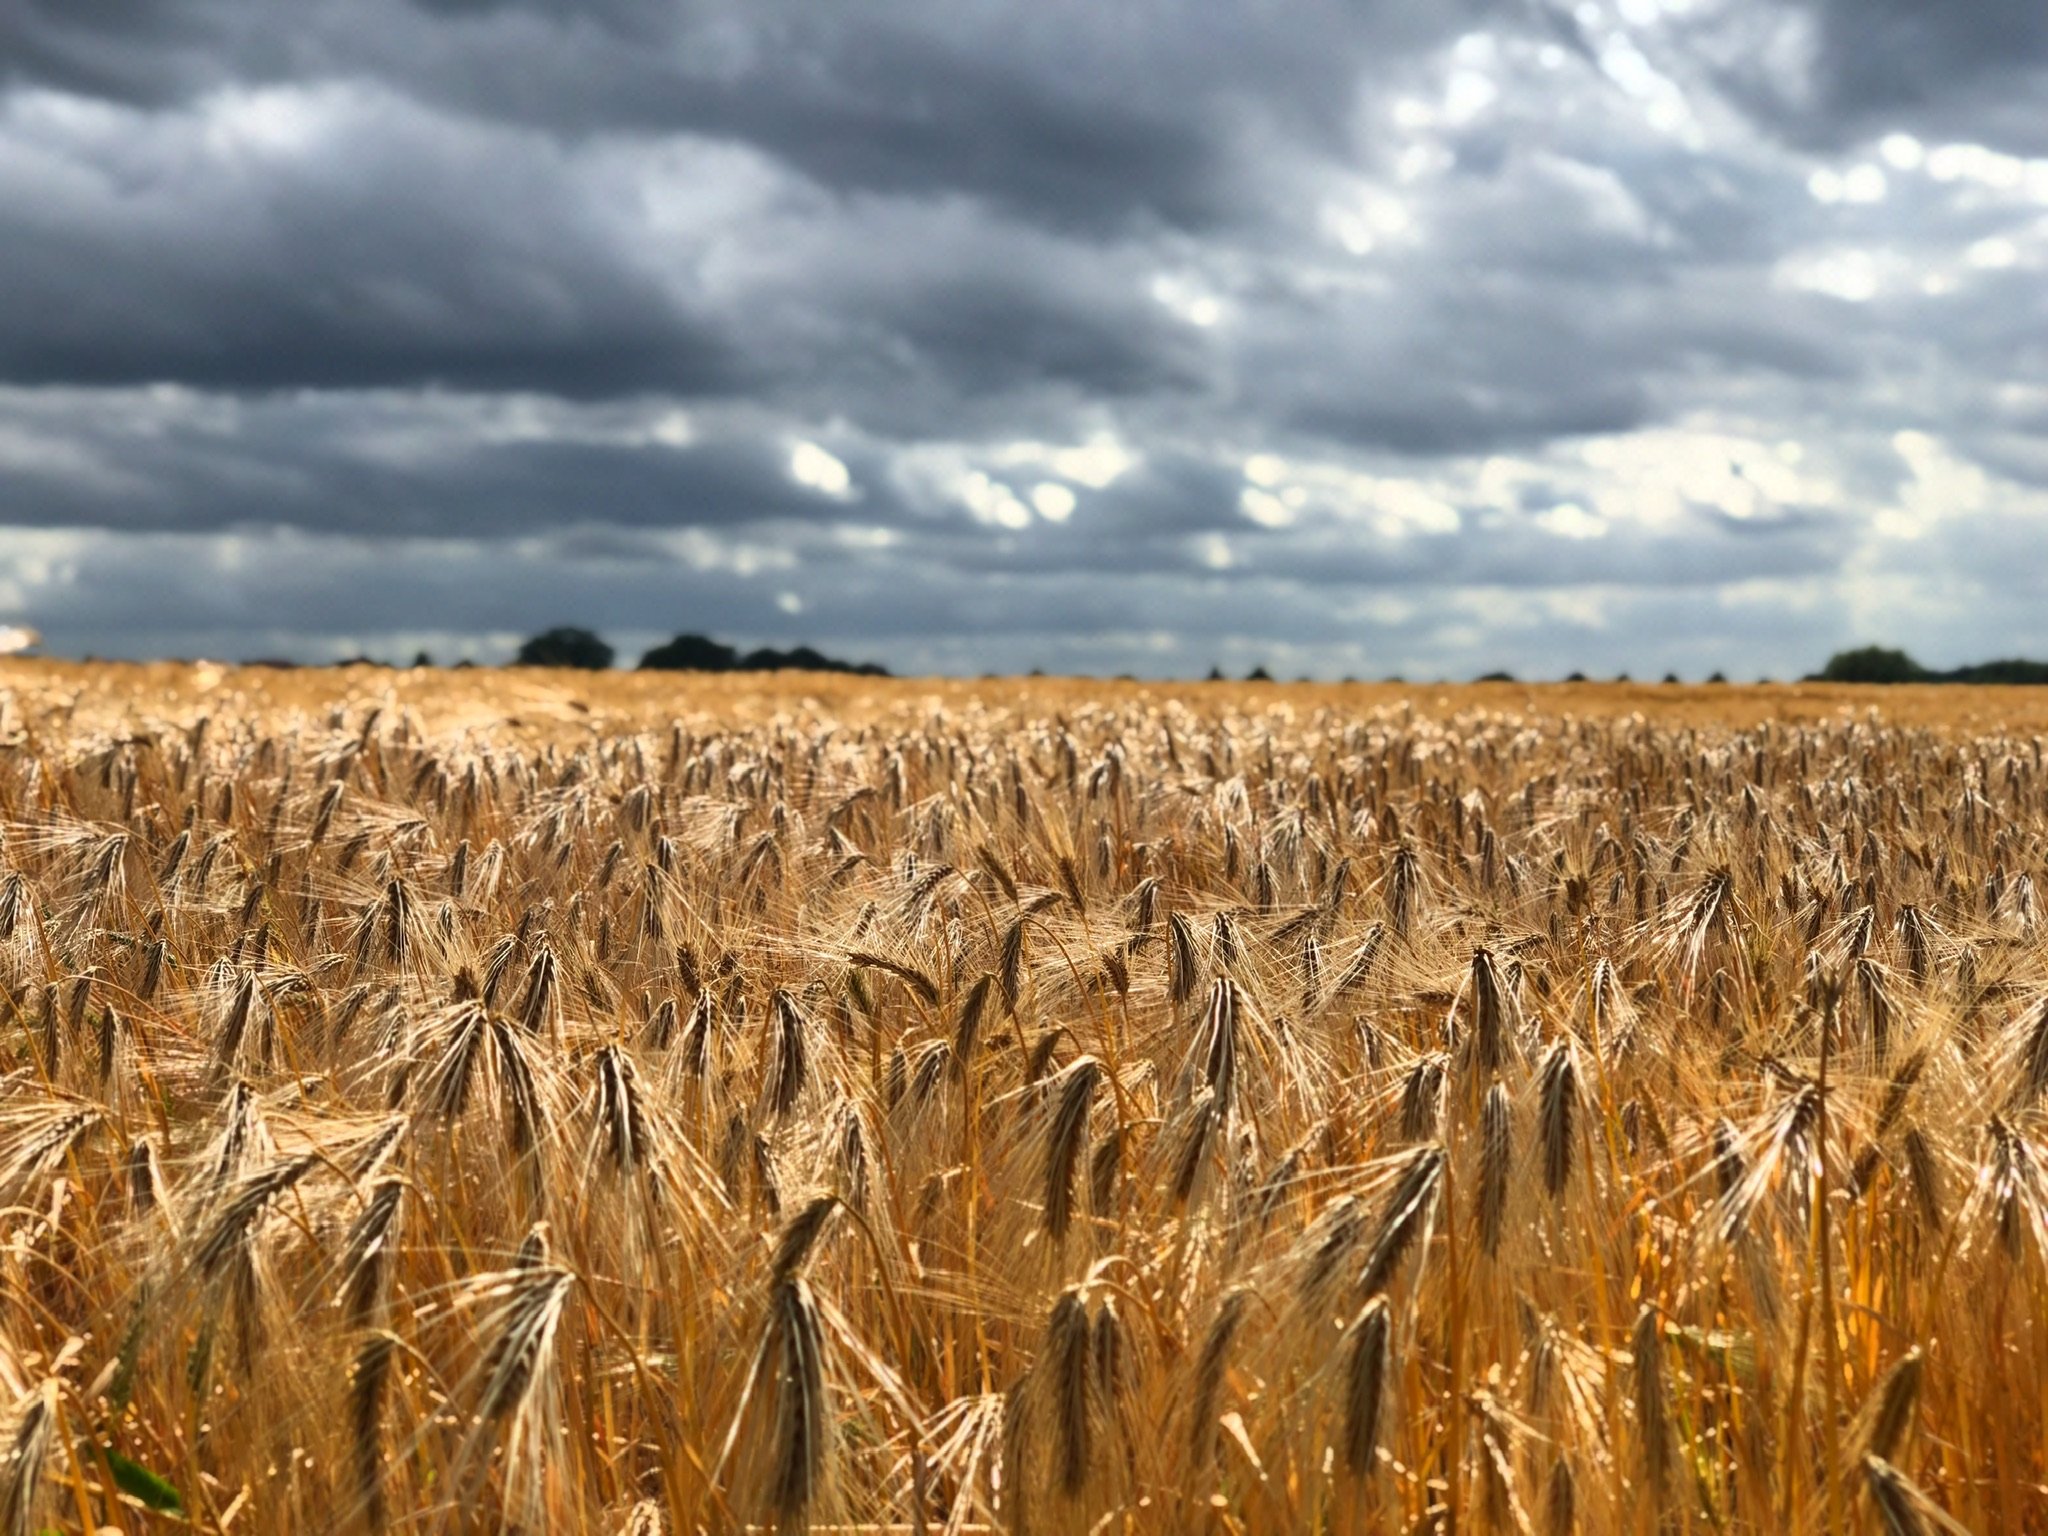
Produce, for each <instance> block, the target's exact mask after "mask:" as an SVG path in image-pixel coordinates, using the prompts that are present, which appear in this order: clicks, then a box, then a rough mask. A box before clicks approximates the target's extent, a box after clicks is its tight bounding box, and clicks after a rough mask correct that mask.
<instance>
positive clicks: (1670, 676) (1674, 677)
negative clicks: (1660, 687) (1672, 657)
mask: <svg viewBox="0 0 2048 1536" xmlns="http://www.w3.org/2000/svg"><path fill="white" fill-rule="evenodd" d="M1664 681H1665V682H1667V683H1675V682H1677V681H1678V674H1677V673H1676V672H1666V673H1665V674H1664Z"/></svg>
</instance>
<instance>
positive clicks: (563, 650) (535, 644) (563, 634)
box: [516, 624, 616, 672]
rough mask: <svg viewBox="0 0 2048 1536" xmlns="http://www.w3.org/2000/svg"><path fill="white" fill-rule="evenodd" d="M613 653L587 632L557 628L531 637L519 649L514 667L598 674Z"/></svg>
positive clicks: (566, 627) (609, 660) (609, 661)
mask: <svg viewBox="0 0 2048 1536" xmlns="http://www.w3.org/2000/svg"><path fill="white" fill-rule="evenodd" d="M615 654H616V653H615V652H614V651H613V650H612V648H611V647H610V646H609V645H606V644H605V643H604V641H603V640H601V639H599V638H598V637H597V635H595V634H593V633H592V632H591V631H590V630H587V629H576V628H574V627H573V626H570V625H566V624H565V625H561V626H559V627H557V628H555V629H551V630H548V631H547V632H546V633H545V634H539V635H535V636H534V637H533V638H532V639H531V640H529V641H527V642H526V644H524V645H522V646H520V647H519V656H518V660H517V663H516V664H517V665H519V666H522V667H581V668H583V669H584V670H585V671H589V672H602V671H604V670H605V668H607V667H609V666H610V665H611V664H612V657H613V656H614V655H615Z"/></svg>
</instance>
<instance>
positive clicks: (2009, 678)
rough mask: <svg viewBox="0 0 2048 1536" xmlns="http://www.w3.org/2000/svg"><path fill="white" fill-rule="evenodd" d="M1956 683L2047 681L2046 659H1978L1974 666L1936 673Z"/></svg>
mask: <svg viewBox="0 0 2048 1536" xmlns="http://www.w3.org/2000/svg"><path fill="white" fill-rule="evenodd" d="M1937 675H1939V676H1941V677H1944V678H1949V679H1953V680H1954V681H1956V682H1958V683H2034V684H2040V683H2048V661H2023V660H2021V659H2019V658H2018V657H2013V658H2010V659H2008V660H2005V661H1980V662H1978V663H1977V664H1976V665H1975V666H1970V667H1957V668H1956V669H1955V671H1953V672H1944V673H1940V674H1937Z"/></svg>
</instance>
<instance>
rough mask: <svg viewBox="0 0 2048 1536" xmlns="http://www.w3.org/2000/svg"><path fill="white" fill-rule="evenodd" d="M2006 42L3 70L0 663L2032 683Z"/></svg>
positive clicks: (1677, 5) (2023, 35)
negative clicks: (672, 657) (586, 655)
mask: <svg viewBox="0 0 2048 1536" xmlns="http://www.w3.org/2000/svg"><path fill="white" fill-rule="evenodd" d="M2044 266H2048V6H2044V5H2042V4H2040V3H2039V0H1968V3H1963V0H1926V3H1913V0H1581V3H1576V4H1560V3H1554V0H1513V3H1498V4H1496V3H1489V0H1243V3H1240V4H1234V5H1218V4H1215V3H1214V0H1118V3H1116V4H1108V5H1105V4H1102V3H1100V0H1089V3H1068V0H1029V3H1025V0H954V3H950V4H946V5H933V4H931V3H929V0H830V3H819V0H682V3H654V0H644V3H641V0H294V3H292V4H289V5H280V4H277V3H275V0H183V3H180V4H178V5H165V4H163V3H161V0H0V624H6V623H27V624H30V625H33V626H35V627H37V628H39V629H40V630H41V631H42V632H43V635H44V637H45V642H46V648H47V649H48V650H50V651H51V652H54V653H58V654H68V655H81V654H97V655H102V656H136V657H142V656H209V657H217V658H221V659H227V660H237V659H248V658H254V657H267V656H277V657H288V658H294V659H298V660H302V661H321V660H330V659H334V658H337V657H342V656H348V655H355V654H369V655H373V656H379V657H388V658H391V659H398V660H403V659H406V658H409V657H410V656H411V655H412V654H413V653H414V652H415V651H417V650H421V649H425V650H427V651H428V652H430V653H431V654H432V655H433V656H434V657H435V658H436V659H438V660H441V661H451V660H454V659H456V658H458V657H470V658H473V659H476V660H479V661H484V662H494V661H501V660H504V659H505V658H506V657H507V656H508V655H509V654H510V653H511V652H512V651H513V649H514V648H515V647H516V645H517V643H518V640H519V639H520V637H521V636H522V635H524V634H529V633H532V632H533V631H535V630H538V629H542V628H546V627H548V626H550V625H554V624H577V625H585V626H588V627H591V628H594V629H597V630H599V631H600V632H602V633H603V634H605V635H606V636H607V638H609V639H610V640H611V641H612V642H613V644H614V645H616V646H617V647H618V649H619V651H620V653H621V657H622V662H623V663H625V664H631V662H632V661H634V660H635V659H637V656H638V654H639V652H640V651H641V650H642V649H644V648H646V647H647V646H649V645H652V644H654V643H656V642H658V641H660V640H663V639H666V638H667V637H668V636H670V635H673V634H676V633H678V632H683V631H698V632H706V633H710V634H713V635H716V636H718V637H720V638H722V639H725V640H728V641H731V642H735V643H739V644H743V645H759V644H769V645H778V646H787V645H791V644H795V643H798V642H808V643H811V644H814V645H817V646H819V647H820V648H822V649H825V650H827V651H829V652H832V653H834V654H839V655H845V656H849V657H853V658H857V659H870V660H876V661H880V662H883V663H884V664H886V665H888V666H889V667H891V668H892V669H894V670H896V671H898V672H945V673H979V672H984V671H1022V670H1025V669H1027V668H1032V667H1038V668H1043V669H1045V670H1047V671H1053V672H1078V673H1090V674H1098V675H1108V674H1113V673H1124V672H1129V673H1134V674H1137V675H1139V676H1199V675H1201V674H1203V673H1206V672H1207V671H1208V669H1209V668H1210V667H1211V666H1212V665H1220V666H1222V667H1223V668H1224V669H1225V670H1226V671H1228V672H1231V673H1233V674H1238V673H1242V672H1243V671H1244V670H1246V669H1248V668H1250V667H1251V666H1253V665H1264V666H1266V667H1267V668H1268V669H1269V670H1271V671H1272V672H1273V674H1274V675H1276V676H1281V677H1292V676H1315V677H1324V678H1335V677H1342V676H1357V677H1383V676H1389V675H1401V676H1406V677H1409V678H1415V679H1420V678H1438V677H1442V678H1456V677H1469V676H1472V675H1475V674H1477V673H1480V672H1485V671H1491V670H1494V669H1496V668H1505V669H1507V670H1510V671H1513V672H1515V673H1516V674H1517V675H1520V676H1525V677H1543V676H1560V675H1563V674H1564V673H1566V672H1567V671H1571V670H1581V671H1585V672H1587V673H1590V674H1592V675H1595V676H1610V675H1614V674H1616V673H1620V672H1628V673H1631V674H1632V675H1634V676H1636V677H1649V676H1656V675H1662V674H1663V673H1665V672H1666V671H1676V672H1678V673H1680V674H1681V675H1684V676H1695V677H1696V676H1701V675H1704V674H1705V673H1707V672H1709V671H1711V670H1716V669H1718V670H1723V671H1725V672H1727V673H1728V674H1729V675H1730V676H1734V677H1751V676H1775V677H1786V676H1794V675H1797V674H1799V673H1801V672H1804V671H1807V670H1810V669H1812V668H1815V667H1817V666H1818V665H1819V664H1820V663H1821V662H1822V661H1823V660H1824V659H1825V658H1826V656H1827V655H1828V654H1829V653H1830V652H1832V651H1834V650H1836V649H1838V648H1842V647H1845V646H1849V645H1854V644H1858V643H1865V642H1884V643H1889V644H1896V645H1903V646H1905V647H1906V648H1907V649H1909V650H1911V651H1912V652H1913V653H1914V654H1915V656H1916V657H1918V658H1919V659H1920V660H1921V661H1922V662H1924V663H1927V664H1929V665H1936V666H1947V665H1955V664H1958V663H1963V662H1969V661H1977V660H1985V659H1989V658H1992V657H1996V656H2010V655H2028V654H2031V655H2034V656H2044V655H2048V284H2044V281H2043V277H2044V272H2043V269H2044Z"/></svg>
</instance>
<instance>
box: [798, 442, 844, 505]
mask: <svg viewBox="0 0 2048 1536" xmlns="http://www.w3.org/2000/svg"><path fill="white" fill-rule="evenodd" d="M789 477H790V479H792V480H794V481H795V482H796V483H797V484H798V485H801V486H806V487H808V488H809V489H811V490H814V491H817V492H819V493H820V494H821V495H825V496H833V497H845V496H848V495H850V494H851V493H852V491H853V475H852V473H851V472H850V471H849V470H848V469H847V467H846V465H845V464H844V463H843V462H841V461H840V460H839V459H837V458H835V457H834V456H833V455H832V454H830V453H828V452H826V450H824V449H823V448H820V447H819V446H818V445H817V444H816V443H805V442H800V443H798V444H797V445H796V446H795V447H794V448H792V449H791V450H790V453H789Z"/></svg>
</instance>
